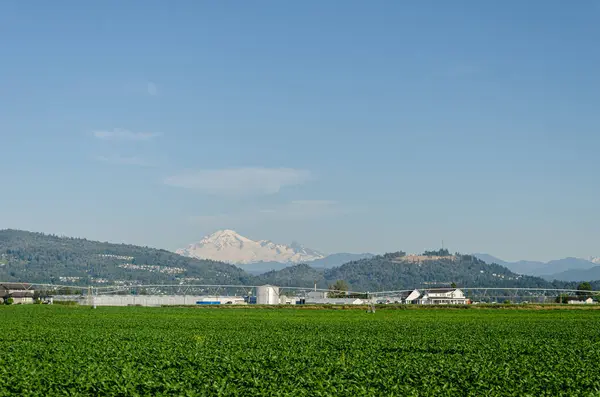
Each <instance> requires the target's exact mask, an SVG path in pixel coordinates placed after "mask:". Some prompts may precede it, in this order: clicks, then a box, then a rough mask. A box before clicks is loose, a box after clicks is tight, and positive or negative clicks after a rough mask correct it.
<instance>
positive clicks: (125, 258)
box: [98, 254, 133, 261]
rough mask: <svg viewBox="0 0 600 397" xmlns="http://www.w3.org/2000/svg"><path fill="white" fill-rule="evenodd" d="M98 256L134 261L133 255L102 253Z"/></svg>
mask: <svg viewBox="0 0 600 397" xmlns="http://www.w3.org/2000/svg"><path fill="white" fill-rule="evenodd" d="M98 256H99V257H101V258H107V259H118V260H120V261H132V260H133V256H123V255H111V254H100V255H98Z"/></svg>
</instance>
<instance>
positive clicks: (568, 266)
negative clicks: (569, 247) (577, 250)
mask: <svg viewBox="0 0 600 397" xmlns="http://www.w3.org/2000/svg"><path fill="white" fill-rule="evenodd" d="M473 255H474V256H475V257H477V258H479V259H481V260H483V261H485V262H487V263H497V264H499V265H502V266H505V267H506V268H508V269H510V270H511V271H513V272H515V273H518V274H526V275H530V276H538V277H543V278H544V279H546V280H561V281H585V280H596V279H600V277H595V276H594V275H598V276H600V266H598V264H600V258H598V257H591V258H588V259H582V258H573V257H569V258H563V259H557V260H552V261H549V262H540V261H518V262H507V261H504V260H502V259H499V258H496V257H494V256H492V255H488V254H473Z"/></svg>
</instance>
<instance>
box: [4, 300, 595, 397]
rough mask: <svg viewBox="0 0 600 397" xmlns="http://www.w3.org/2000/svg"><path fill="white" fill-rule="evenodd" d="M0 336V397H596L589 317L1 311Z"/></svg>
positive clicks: (578, 313)
mask: <svg viewBox="0 0 600 397" xmlns="http://www.w3.org/2000/svg"><path fill="white" fill-rule="evenodd" d="M31 319H35V321H31ZM0 323H1V324H2V325H3V332H2V333H1V334H0V351H2V352H5V354H1V355H0V396H1V397H4V396H28V395H32V396H33V395H35V396H59V395H63V396H66V395H71V396H84V395H94V396H117V395H118V396H180V395H181V396H218V395H221V396H274V395H279V396H284V395H286V396H330V395H343V396H401V395H402V396H417V395H418V396H499V395H502V396H591V395H597V394H598V390H600V378H599V377H598V376H597V368H598V364H597V363H598V362H600V349H598V348H597V346H596V345H597V343H598V335H599V334H600V323H599V322H598V321H597V313H596V312H595V311H594V310H573V311H569V310H551V311H534V310H527V311H520V310H491V309H477V310H444V309H437V310H389V311H378V312H377V313H376V314H375V315H366V314H365V313H364V312H363V311H362V310H347V311H343V310H315V311H312V310H294V309H288V310H285V309H281V310H277V309H275V310H273V309H253V310H248V309H235V308H234V309H229V310H220V309H205V310H203V309H177V308H137V307H135V308H134V307H130V308H98V309H96V310H89V309H88V308H80V307H59V306H34V305H29V306H14V307H4V308H0ZM416 329H417V330H418V332H415V330H416ZM574 368H576V370H574Z"/></svg>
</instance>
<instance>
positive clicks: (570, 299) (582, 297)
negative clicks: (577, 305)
mask: <svg viewBox="0 0 600 397" xmlns="http://www.w3.org/2000/svg"><path fill="white" fill-rule="evenodd" d="M588 298H591V296H567V300H568V301H584V300H587V299H588Z"/></svg>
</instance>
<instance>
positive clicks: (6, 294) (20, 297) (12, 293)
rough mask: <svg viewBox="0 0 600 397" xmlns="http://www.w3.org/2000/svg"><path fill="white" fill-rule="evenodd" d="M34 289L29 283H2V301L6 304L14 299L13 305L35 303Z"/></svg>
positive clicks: (0, 291)
mask: <svg viewBox="0 0 600 397" xmlns="http://www.w3.org/2000/svg"><path fill="white" fill-rule="evenodd" d="M33 293H34V291H33V288H32V286H31V284H27V283H2V284H0V299H2V301H3V302H6V301H7V300H8V299H9V298H12V299H13V304H17V305H18V304H28V303H33Z"/></svg>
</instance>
